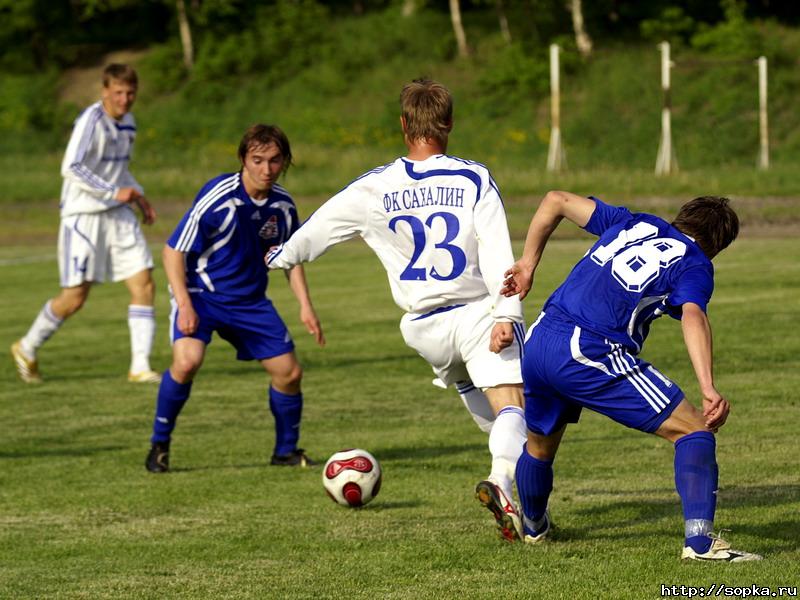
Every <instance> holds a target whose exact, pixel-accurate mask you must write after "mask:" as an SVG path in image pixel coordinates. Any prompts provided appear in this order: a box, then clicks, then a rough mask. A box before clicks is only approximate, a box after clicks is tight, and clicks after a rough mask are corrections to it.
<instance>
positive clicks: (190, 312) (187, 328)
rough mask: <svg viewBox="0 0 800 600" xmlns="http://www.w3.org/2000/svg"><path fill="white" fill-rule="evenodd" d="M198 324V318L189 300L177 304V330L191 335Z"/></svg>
mask: <svg viewBox="0 0 800 600" xmlns="http://www.w3.org/2000/svg"><path fill="white" fill-rule="evenodd" d="M198 325H200V318H199V317H198V316H197V313H196V312H195V310H194V306H192V304H191V302H189V303H188V304H185V305H183V306H178V331H180V332H181V333H182V334H183V335H192V334H193V333H194V332H195V331H197V327H198Z"/></svg>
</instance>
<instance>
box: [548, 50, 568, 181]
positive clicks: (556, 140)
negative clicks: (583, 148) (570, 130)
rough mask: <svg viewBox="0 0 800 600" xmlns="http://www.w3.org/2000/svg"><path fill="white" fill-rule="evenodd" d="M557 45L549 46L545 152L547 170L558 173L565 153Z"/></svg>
mask: <svg viewBox="0 0 800 600" xmlns="http://www.w3.org/2000/svg"><path fill="white" fill-rule="evenodd" d="M558 52H559V48H558V44H550V121H551V125H550V147H549V148H548V150H547V170H548V171H560V170H562V169H564V168H566V166H567V159H566V153H565V152H564V148H563V146H562V145H561V107H560V105H561V90H560V82H559V66H558Z"/></svg>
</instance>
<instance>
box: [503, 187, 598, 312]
mask: <svg viewBox="0 0 800 600" xmlns="http://www.w3.org/2000/svg"><path fill="white" fill-rule="evenodd" d="M595 207H596V205H595V202H594V200H592V199H591V198H585V197H583V196H578V195H577V194H573V193H570V192H562V191H551V192H547V194H546V195H545V197H544V198H543V199H542V202H541V203H540V204H539V208H538V209H536V212H535V213H534V215H533V218H532V219H531V224H530V226H529V227H528V235H527V237H526V238H525V248H524V249H523V251H522V257H521V258H520V259H519V260H518V261H517V262H516V263H514V265H513V266H512V267H511V268H510V269H509V270H508V271H506V280H505V286H504V287H503V291H502V293H503V295H505V296H513V295H514V294H519V298H520V300H522V299H524V298H525V296H527V295H528V292H529V291H530V289H531V286H532V285H533V273H534V271H535V270H536V267H537V266H538V265H539V261H540V260H541V258H542V252H544V247H545V245H546V244H547V240H549V239H550V235H551V234H552V233H553V231H555V229H556V227H558V224H559V223H560V222H561V220H562V219H564V218H566V219H569V220H570V221H572V222H573V223H575V224H576V225H577V226H578V227H585V226H586V224H587V223H588V222H589V219H590V218H591V217H592V213H593V212H594V209H595Z"/></svg>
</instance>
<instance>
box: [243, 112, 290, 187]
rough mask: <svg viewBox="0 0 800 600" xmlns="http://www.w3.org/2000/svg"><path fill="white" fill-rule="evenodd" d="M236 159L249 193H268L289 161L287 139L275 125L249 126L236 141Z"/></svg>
mask: <svg viewBox="0 0 800 600" xmlns="http://www.w3.org/2000/svg"><path fill="white" fill-rule="evenodd" d="M239 161H240V162H241V163H242V179H243V180H244V184H245V188H246V189H247V191H248V193H250V194H251V195H253V194H254V193H255V194H257V195H262V194H264V193H266V192H269V190H270V189H272V186H273V184H274V183H275V182H276V181H277V180H278V178H279V177H280V176H281V175H282V174H283V173H285V172H286V169H288V168H289V165H290V164H291V162H292V149H291V147H290V146H289V138H287V137H286V134H285V133H284V132H283V131H282V130H281V128H280V127H278V126H276V125H263V124H261V123H259V124H257V125H252V126H250V128H249V129H248V130H247V131H245V132H244V136H242V141H241V142H239Z"/></svg>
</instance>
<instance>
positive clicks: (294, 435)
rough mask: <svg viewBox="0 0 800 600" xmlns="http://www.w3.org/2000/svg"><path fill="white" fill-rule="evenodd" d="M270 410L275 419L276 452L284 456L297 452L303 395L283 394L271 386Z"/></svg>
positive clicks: (277, 454)
mask: <svg viewBox="0 0 800 600" xmlns="http://www.w3.org/2000/svg"><path fill="white" fill-rule="evenodd" d="M269 410H270V411H271V412H272V415H273V416H274V417H275V452H274V454H275V455H276V456H283V455H285V454H289V453H291V452H294V451H295V450H297V440H299V439H300V418H301V417H302V414H303V394H294V395H289V394H283V393H281V392H279V391H277V390H276V389H275V388H273V387H272V386H270V388H269Z"/></svg>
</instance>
